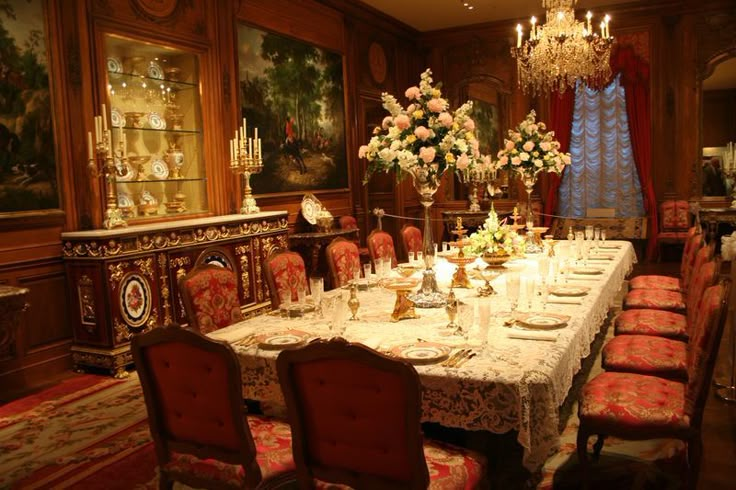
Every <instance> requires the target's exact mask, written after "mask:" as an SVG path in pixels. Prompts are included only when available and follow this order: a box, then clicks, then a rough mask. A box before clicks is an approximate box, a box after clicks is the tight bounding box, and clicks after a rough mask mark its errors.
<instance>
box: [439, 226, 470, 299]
mask: <svg viewBox="0 0 736 490" xmlns="http://www.w3.org/2000/svg"><path fill="white" fill-rule="evenodd" d="M467 232H468V230H467V229H466V228H463V219H462V218H461V217H458V218H457V223H456V226H455V229H454V230H452V234H453V235H457V239H456V240H455V242H453V246H455V247H457V250H458V252H457V255H450V256H448V257H445V259H446V260H447V261H448V262H450V263H451V264H455V265H456V266H457V270H456V271H455V273H454V274H453V275H452V285H451V286H450V287H451V288H465V289H470V288H472V287H473V286H472V284H471V283H470V278H469V277H468V272H467V271H466V270H465V266H466V265H468V264H472V263H473V262H475V257H466V256H465V252H464V251H463V247H464V246H465V234H466V233H467Z"/></svg>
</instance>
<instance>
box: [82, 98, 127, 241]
mask: <svg viewBox="0 0 736 490" xmlns="http://www.w3.org/2000/svg"><path fill="white" fill-rule="evenodd" d="M94 121H95V139H94V142H93V140H92V132H91V131H87V151H88V155H87V157H88V163H87V165H88V168H89V171H90V174H91V175H92V177H93V178H96V177H98V176H100V175H101V176H102V180H103V182H104V184H105V219H104V221H103V222H102V226H104V227H105V228H107V229H108V230H110V229H112V228H118V227H123V226H128V223H127V222H126V221H125V219H124V218H123V213H122V210H121V209H120V208H119V207H118V192H117V188H116V182H117V176H120V177H125V176H126V175H127V174H128V172H129V170H128V168H129V167H128V151H127V149H126V146H127V145H126V143H127V141H126V138H125V134H124V133H123V128H122V126H121V127H120V138H119V139H118V150H117V151H113V143H112V130H111V129H109V128H108V126H107V109H106V107H105V104H102V115H101V116H95V117H94ZM116 159H117V160H119V161H120V162H121V165H120V166H118V165H115V160H116Z"/></svg>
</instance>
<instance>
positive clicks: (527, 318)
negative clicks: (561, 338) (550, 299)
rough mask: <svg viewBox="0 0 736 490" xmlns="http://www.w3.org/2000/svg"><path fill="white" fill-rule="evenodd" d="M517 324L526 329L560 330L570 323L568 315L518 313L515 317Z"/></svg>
mask: <svg viewBox="0 0 736 490" xmlns="http://www.w3.org/2000/svg"><path fill="white" fill-rule="evenodd" d="M515 319H516V321H517V322H519V323H520V324H521V325H523V326H525V327H528V328H541V329H547V328H560V327H564V326H565V325H567V322H569V321H570V317H569V316H568V315H557V314H555V313H546V312H545V313H532V312H529V313H518V314H517V315H516V316H515Z"/></svg>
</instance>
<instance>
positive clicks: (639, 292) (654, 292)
mask: <svg viewBox="0 0 736 490" xmlns="http://www.w3.org/2000/svg"><path fill="white" fill-rule="evenodd" d="M714 251H715V243H710V244H708V245H705V246H703V247H702V248H701V249H700V250H698V252H697V254H696V257H695V264H694V265H693V272H692V274H693V275H697V274H700V273H701V272H702V268H701V265H702V264H704V263H705V262H707V261H708V260H710V259H711V258H712V257H713V253H714ZM686 302H687V300H686V296H685V293H684V292H681V291H669V290H665V289H632V290H631V291H629V292H628V293H626V296H624V300H623V307H624V309H625V310H628V309H632V308H648V309H654V310H667V311H673V312H675V313H683V312H684V311H685V308H686V306H687V305H686Z"/></svg>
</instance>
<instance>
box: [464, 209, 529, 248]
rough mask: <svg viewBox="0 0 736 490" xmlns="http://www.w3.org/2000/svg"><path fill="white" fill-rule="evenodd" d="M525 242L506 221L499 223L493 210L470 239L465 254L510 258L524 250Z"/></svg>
mask: <svg viewBox="0 0 736 490" xmlns="http://www.w3.org/2000/svg"><path fill="white" fill-rule="evenodd" d="M523 246H524V242H523V240H522V239H521V238H520V237H519V235H518V234H517V233H516V232H515V231H514V230H513V229H512V228H511V226H509V225H507V224H506V220H504V221H499V220H498V215H497V214H496V211H495V210H494V209H493V208H491V211H490V212H489V213H488V218H486V221H485V223H483V224H482V225H481V226H480V227H479V228H478V230H477V231H476V232H475V233H473V234H471V235H470V236H469V237H468V240H467V243H466V245H465V248H464V250H465V252H466V253H471V254H474V255H481V256H487V255H493V256H496V257H504V256H505V257H506V258H507V259H508V257H510V256H511V255H513V254H514V253H517V252H520V251H521V250H522V249H523Z"/></svg>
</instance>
